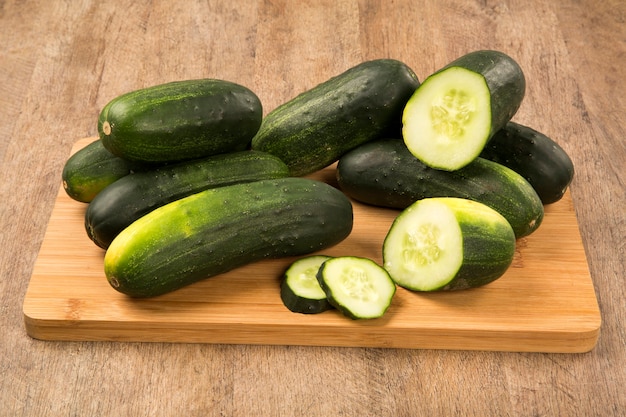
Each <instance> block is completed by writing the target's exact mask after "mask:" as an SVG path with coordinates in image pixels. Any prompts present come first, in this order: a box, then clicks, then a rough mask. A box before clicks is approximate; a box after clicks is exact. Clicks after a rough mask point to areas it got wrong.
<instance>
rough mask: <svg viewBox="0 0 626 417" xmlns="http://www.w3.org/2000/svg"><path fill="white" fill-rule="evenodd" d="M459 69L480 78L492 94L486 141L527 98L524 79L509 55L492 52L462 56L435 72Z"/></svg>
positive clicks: (510, 117)
mask: <svg viewBox="0 0 626 417" xmlns="http://www.w3.org/2000/svg"><path fill="white" fill-rule="evenodd" d="M450 67H461V68H465V69H467V70H470V71H473V72H476V73H478V74H481V75H482V76H483V78H484V79H485V82H486V83H487V87H488V88H489V92H490V93H491V130H490V132H491V133H490V135H489V137H491V136H493V135H494V134H495V133H496V132H497V131H499V130H500V129H502V128H504V126H505V125H506V124H507V122H509V121H510V120H511V119H512V118H513V116H514V115H515V113H517V111H518V110H519V108H520V106H521V104H522V101H523V99H524V96H525V94H526V78H525V76H524V72H523V71H522V68H521V67H520V66H519V64H518V63H517V62H516V61H515V60H514V59H513V58H511V57H510V56H509V55H507V54H505V53H503V52H500V51H493V50H480V51H474V52H470V53H468V54H465V55H463V56H461V57H459V58H457V59H455V60H454V61H452V62H451V63H449V64H448V65H446V66H445V67H444V68H442V69H441V70H439V71H438V72H440V71H442V70H445V69H446V68H450Z"/></svg>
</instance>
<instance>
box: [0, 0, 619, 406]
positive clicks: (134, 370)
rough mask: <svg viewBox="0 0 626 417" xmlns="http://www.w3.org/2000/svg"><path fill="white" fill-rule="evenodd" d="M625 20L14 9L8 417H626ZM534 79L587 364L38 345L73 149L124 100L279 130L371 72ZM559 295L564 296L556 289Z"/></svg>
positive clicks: (8, 171) (610, 14)
mask: <svg viewBox="0 0 626 417" xmlns="http://www.w3.org/2000/svg"><path fill="white" fill-rule="evenodd" d="M625 22H626V3H624V2H623V1H622V0H607V1H604V2H596V1H591V0H579V1H575V0H563V1H559V2H543V1H540V0H526V1H521V0H503V1H494V0H486V1H484V0H482V1H478V0H466V1H454V0H441V1H426V0H411V1H409V0H387V1H383V0H378V1H376V0H360V1H358V0H332V1H331V0H320V1H315V2H297V1H295V0H294V1H288V0H265V1H262V0H256V1H254V0H229V1H225V0H208V1H195V0H194V1H185V2H167V1H151V2H137V1H128V0H120V1H101V2H95V1H90V0H82V1H78V0H77V1H71V2H70V1H60V0H48V1H40V0H23V1H19V0H0V160H1V161H2V165H0V167H1V168H0V175H1V177H0V195H1V196H2V199H3V201H2V203H1V205H0V207H1V210H0V215H1V217H0V219H1V220H0V221H1V223H0V262H1V264H0V297H1V302H0V314H1V321H0V326H1V327H0V404H1V406H0V415H1V416H5V415H6V416H16V415H23V416H35V415H36V416H42V415H45V416H169V415H172V416H174V415H175V416H179V415H186V416H207V415H222V416H251V415H263V416H291V415H298V416H300V415H307V416H362V417H365V416H420V415H423V416H439V415H441V416H448V415H459V416H460V415H463V416H621V415H624V411H625V410H626V394H625V391H624V389H623V387H624V386H625V385H626V370H625V369H626V367H625V366H624V363H625V361H626V342H625V340H626V333H625V331H624V328H625V319H624V316H625V314H626V308H625V304H626V303H625V302H624V300H625V299H626V286H625V285H624V269H625V267H626V256H625V252H626V250H625V242H626V239H625V231H626V227H625V226H626V209H625V206H626V196H625V190H626V186H625V184H624V178H625V177H624V167H625V163H626V145H625V138H626V132H625V128H624V116H625V114H624V110H625V105H624V104H625V99H624V94H625V93H626V81H625V79H626V71H625V70H624V64H625V63H626V25H625ZM480 48H491V49H499V50H502V51H504V52H506V53H509V54H510V55H512V56H514V57H515V58H516V60H518V62H519V63H520V64H521V66H522V67H523V68H524V70H525V73H526V76H527V82H528V89H527V96H526V99H525V101H524V103H523V104H522V107H521V109H520V111H519V113H518V114H517V115H516V117H515V120H517V121H518V122H520V123H524V124H528V125H531V126H532V127H534V128H536V129H539V130H541V131H543V132H545V133H547V134H548V135H550V136H552V137H553V138H554V139H556V140H557V141H558V142H559V143H560V144H561V145H562V146H563V147H564V148H565V150H566V151H567V152H568V153H569V154H570V156H571V157H572V159H573V160H574V163H575V166H576V177H575V180H574V182H573V184H572V186H571V193H572V197H573V199H574V205H575V209H576V213H577V216H578V220H579V224H580V231H581V234H582V237H583V241H584V244H585V249H586V252H587V257H588V262H589V266H590V270H591V274H592V278H593V281H594V285H595V288H596V292H597V297H598V302H599V305H600V309H601V312H602V319H603V324H602V331H601V336H600V340H599V342H598V345H597V346H596V348H595V349H594V350H593V351H592V352H590V353H586V354H580V355H567V354H566V355H562V354H522V353H519V354H518V353H498V352H470V351H422V350H391V349H357V348H311V347H269V346H245V345H243V346H227V345H202V344H192V345H185V344H157V343H61V342H41V341H36V340H33V339H31V338H30V337H28V336H27V335H26V333H25V330H24V326H23V317H22V301H23V297H24V294H25V292H26V288H27V285H28V281H29V278H30V274H31V272H32V267H33V264H34V261H35V259H36V257H37V253H38V249H39V246H40V244H41V241H42V239H43V235H44V231H45V226H46V223H47V220H48V218H49V216H50V213H51V210H52V205H53V202H54V198H55V196H56V193H57V190H58V187H59V184H60V173H61V169H62V166H63V164H64V162H65V159H66V158H67V156H68V152H69V150H70V148H71V146H72V144H73V143H74V142H75V141H76V140H77V139H79V138H83V137H88V136H94V135H95V134H96V123H95V121H96V118H97V114H98V112H99V110H100V109H101V108H102V106H103V105H104V104H106V102H107V101H109V100H110V99H111V98H113V97H115V96H116V95H118V94H120V93H123V92H126V91H129V90H132V89H136V88H140V87H145V86H149V85H153V84H156V83H161V82H166V81H171V80H174V79H184V78H199V77H214V78H223V79H228V80H231V81H235V82H239V83H241V84H243V85H246V86H248V87H250V88H251V89H252V90H253V91H255V92H256V93H257V94H258V95H259V97H260V98H261V100H262V102H263V103H264V106H265V110H266V111H269V110H271V109H272V108H274V107H275V106H277V105H278V104H280V103H281V102H283V101H285V100H288V99H289V98H291V97H293V96H294V95H296V94H297V93H299V92H301V91H303V90H305V89H307V88H310V87H312V86H314V85H316V84H317V83H319V82H321V81H324V80H326V79H327V78H329V77H330V76H332V75H336V74H338V73H340V72H342V71H344V70H345V69H347V68H348V67H350V66H352V65H355V64H357V63H359V62H361V61H363V60H366V59H372V58H380V57H390V58H396V59H400V60H402V61H404V62H406V63H407V64H408V65H409V66H410V67H412V68H413V69H414V70H415V72H416V73H417V74H418V76H419V77H420V79H423V78H425V77H426V76H427V75H428V74H429V73H431V72H432V71H434V70H436V69H438V68H439V67H441V66H443V65H445V64H446V63H447V62H449V61H450V60H452V59H454V58H456V57H458V56H459V55H461V54H463V53H465V52H469V51H471V50H475V49H480ZM555 279H558V277H555Z"/></svg>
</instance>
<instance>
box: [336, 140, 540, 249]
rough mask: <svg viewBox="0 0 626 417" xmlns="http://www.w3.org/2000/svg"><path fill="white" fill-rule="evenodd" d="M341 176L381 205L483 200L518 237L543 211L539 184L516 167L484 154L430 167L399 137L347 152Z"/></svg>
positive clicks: (355, 192) (347, 186)
mask: <svg viewBox="0 0 626 417" xmlns="http://www.w3.org/2000/svg"><path fill="white" fill-rule="evenodd" d="M337 181H338V183H339V186H340V188H341V190H342V191H343V192H344V193H345V194H346V195H348V196H349V197H351V198H353V199H354V200H357V201H360V202H362V203H366V204H371V205H376V206H382V207H391V208H398V209H404V208H406V207H408V206H409V205H411V204H413V203H414V202H415V201H417V200H421V199H424V198H429V197H459V198H466V199H470V200H474V201H478V202H481V203H483V204H486V205H488V206H489V207H491V208H493V209H494V210H496V211H498V212H499V213H500V214H502V215H503V216H504V217H505V218H506V219H507V220H508V221H509V223H511V226H512V227H513V230H514V231H515V235H516V236H517V237H518V238H519V237H523V236H527V235H529V234H531V233H532V232H534V231H535V230H537V228H538V227H539V226H540V224H541V222H542V220H543V215H544V207H543V204H542V203H541V199H540V198H539V196H538V195H537V193H536V192H535V190H534V189H533V188H532V186H531V185H530V184H529V183H528V181H526V180H525V179H524V178H523V177H522V176H521V175H519V174H518V173H516V172H515V171H513V170H512V169H510V168H507V167H505V166H504V165H500V164H498V163H496V162H493V161H489V160H487V159H483V158H476V159H475V160H474V161H473V162H472V163H470V164H469V165H466V166H465V167H463V168H461V169H458V170H455V171H443V170H439V169H434V168H430V167H428V166H426V165H425V164H424V163H423V162H421V161H420V160H419V159H417V158H415V157H414V156H413V155H412V154H411V152H409V150H408V149H407V147H406V146H405V144H404V142H403V141H402V140H398V139H388V140H378V141H374V142H371V143H368V144H365V145H362V146H360V147H358V148H357V149H354V150H352V151H350V152H348V153H347V154H346V155H344V156H343V157H342V158H341V159H340V160H339V163H338V164H337Z"/></svg>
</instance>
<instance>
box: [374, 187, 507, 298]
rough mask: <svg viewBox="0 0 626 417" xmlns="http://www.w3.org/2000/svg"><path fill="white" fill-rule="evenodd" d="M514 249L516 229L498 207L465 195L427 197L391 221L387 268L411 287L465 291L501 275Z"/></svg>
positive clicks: (385, 246)
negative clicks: (461, 196) (469, 198)
mask: <svg viewBox="0 0 626 417" xmlns="http://www.w3.org/2000/svg"><path fill="white" fill-rule="evenodd" d="M514 253H515V234H514V233H513V229H512V227H511V225H510V224H509V223H508V222H507V220H506V219H505V218H504V217H503V216H502V215H500V214H499V213H498V212H497V211H495V210H494V209H492V208H490V207H488V206H486V205H484V204H482V203H479V202H476V201H472V200H467V199H462V198H452V197H441V198H426V199H423V200H419V201H417V202H416V203H414V204H412V205H411V206H409V207H408V208H407V209H405V210H404V211H402V213H400V215H399V216H398V217H397V218H396V220H395V221H394V222H393V224H392V225H391V228H390V229H389V232H388V233H387V236H386V237H385V240H384V243H383V266H384V268H385V269H386V270H387V271H388V272H389V275H390V276H391V278H392V279H393V280H394V281H395V283H396V284H398V285H400V286H401V287H404V288H407V289H410V290H415V291H435V290H460V289H466V288H474V287H479V286H482V285H486V284H488V283H490V282H492V281H494V280H496V279H497V278H499V277H500V276H502V275H503V274H504V272H505V271H506V270H507V269H508V267H509V266H510V265H511V263H512V261H513V255H514Z"/></svg>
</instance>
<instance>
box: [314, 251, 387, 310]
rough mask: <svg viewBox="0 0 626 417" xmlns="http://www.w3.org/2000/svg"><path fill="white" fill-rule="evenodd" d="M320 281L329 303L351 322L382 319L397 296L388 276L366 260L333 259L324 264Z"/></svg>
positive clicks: (319, 273) (382, 269) (347, 257)
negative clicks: (354, 320) (351, 320)
mask: <svg viewBox="0 0 626 417" xmlns="http://www.w3.org/2000/svg"><path fill="white" fill-rule="evenodd" d="M317 279H318V281H319V283H320V286H321V287H322V289H323V290H324V292H325V293H326V297H327V298H328V301H329V302H330V303H331V304H332V305H333V306H334V307H336V308H337V309H338V310H339V311H341V312H342V313H343V314H344V315H345V316H347V317H349V318H351V319H373V318H378V317H381V316H382V315H383V314H384V313H385V311H387V309H388V308H389V306H390V305H391V300H392V298H393V295H394V294H395V292H396V285H395V284H394V282H393V281H392V280H391V277H390V276H389V274H388V272H387V271H386V270H385V269H384V268H382V267H381V266H380V265H378V264H377V263H376V262H374V261H372V260H371V259H367V258H360V257H354V256H341V257H336V258H332V259H330V260H328V261H326V262H324V263H323V264H322V266H321V268H320V270H319V272H318V273H317Z"/></svg>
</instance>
